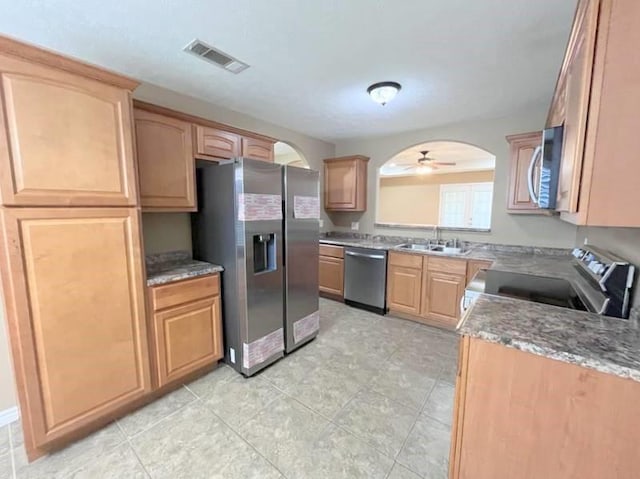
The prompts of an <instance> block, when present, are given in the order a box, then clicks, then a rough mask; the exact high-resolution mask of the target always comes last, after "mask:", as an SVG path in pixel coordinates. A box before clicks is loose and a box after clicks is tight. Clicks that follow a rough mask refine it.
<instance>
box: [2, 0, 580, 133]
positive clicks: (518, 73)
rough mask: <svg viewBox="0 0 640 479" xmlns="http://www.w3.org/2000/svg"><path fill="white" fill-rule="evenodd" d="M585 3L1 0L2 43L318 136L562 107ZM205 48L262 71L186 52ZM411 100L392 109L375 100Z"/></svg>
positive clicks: (502, 0) (546, 0)
mask: <svg viewBox="0 0 640 479" xmlns="http://www.w3.org/2000/svg"><path fill="white" fill-rule="evenodd" d="M575 3H576V2H575V0H561V1H558V0H536V1H532V0H508V1H507V0H481V1H480V0H446V1H443V0H403V1H400V2H399V1H392V0H349V1H344V0H315V1H310V0H307V1H299V0H269V1H266V0H263V1H249V0H242V1H238V0H182V1H174V2H171V1H166V0H164V1H153V0H146V1H145V0H126V1H109V2H104V1H102V0H100V1H99V0H82V1H78V0H57V1H55V2H53V1H46V0H20V1H16V0H0V12H2V13H1V14H0V32H1V33H4V34H7V35H10V36H14V37H17V38H19V39H23V40H26V41H29V42H32V43H35V44H39V45H42V46H46V47H49V48H51V49H53V50H56V51H59V52H62V53H66V54H69V55H72V56H75V57H78V58H81V59H83V60H86V61H89V62H92V63H96V64H98V65H102V66H105V67H108V68H111V69H113V70H116V71H119V72H122V73H125V74H127V75H130V76H133V77H135V78H138V79H140V80H143V81H146V82H150V83H154V84H157V85H160V86H162V87H165V88H169V89H172V90H175V91H178V92H181V93H184V94H188V95H191V96H194V97H198V98H202V99H204V100H206V101H209V102H211V103H215V104H219V105H222V106H225V107H227V108H231V109H233V110H237V111H240V112H243V113H246V114H249V115H252V116H254V117H257V118H260V119H263V120H267V121H270V122H273V123H276V124H279V125H282V126H285V127H289V128H291V129H294V130H297V131H301V132H304V133H307V134H310V135H313V136H316V137H319V138H324V139H329V140H336V139H340V138H348V137H358V136H370V135H379V134H389V133H394V132H399V131H405V130H412V129H417V128H427V127H432V126H436V125H442V124H446V123H451V122H454V121H459V120H464V119H473V118H490V117H496V116H499V115H503V114H507V113H509V112H511V111H513V110H516V109H521V108H526V107H527V106H529V105H532V104H539V103H541V102H549V101H550V98H551V93H552V89H553V86H554V83H555V79H556V76H557V73H558V70H559V66H560V62H561V59H562V55H563V51H564V48H565V45H566V41H567V37H568V33H569V28H570V24H571V19H572V15H573V11H574V8H575ZM196 37H197V38H199V39H201V40H203V41H205V42H207V43H209V44H211V45H213V46H215V47H217V48H219V49H221V50H223V51H224V52H226V53H228V54H229V55H232V56H234V57H236V58H238V59H239V60H241V61H244V62H246V63H248V64H249V65H251V68H249V69H248V70H246V71H244V72H243V73H241V74H239V75H234V74H232V73H229V72H227V71H225V70H223V69H220V68H218V67H216V66H214V65H211V64H208V63H206V62H203V61H201V60H199V59H197V58H195V57H193V56H190V55H188V54H186V53H184V52H183V51H182V48H183V47H184V46H185V45H186V44H187V43H189V42H190V41H191V40H192V39H193V38H196ZM384 80H393V81H398V82H400V83H401V84H402V86H403V88H402V91H401V92H400V94H399V95H398V96H397V97H396V99H395V100H394V101H393V102H391V103H389V104H388V105H387V106H385V107H382V106H380V105H377V104H375V103H373V102H372V101H371V100H370V99H369V98H368V96H367V94H366V92H365V90H366V88H367V86H368V85H369V84H371V83H374V82H378V81H384Z"/></svg>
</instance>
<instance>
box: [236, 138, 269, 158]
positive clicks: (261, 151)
mask: <svg viewBox="0 0 640 479" xmlns="http://www.w3.org/2000/svg"><path fill="white" fill-rule="evenodd" d="M242 156H243V157H245V158H251V159H253V160H262V161H269V162H271V163H273V143H271V142H270V141H266V140H258V139H256V138H242Z"/></svg>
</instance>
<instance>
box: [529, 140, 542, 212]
mask: <svg viewBox="0 0 640 479" xmlns="http://www.w3.org/2000/svg"><path fill="white" fill-rule="evenodd" d="M541 153H542V146H541V145H538V146H536V149H535V150H533V154H532V155H531V163H529V171H528V174H527V184H528V186H529V197H530V198H531V201H533V202H534V203H535V204H536V205H537V204H538V200H539V198H538V195H537V194H536V191H535V188H534V186H533V179H534V176H535V174H536V163H537V162H538V159H540V158H542V155H541Z"/></svg>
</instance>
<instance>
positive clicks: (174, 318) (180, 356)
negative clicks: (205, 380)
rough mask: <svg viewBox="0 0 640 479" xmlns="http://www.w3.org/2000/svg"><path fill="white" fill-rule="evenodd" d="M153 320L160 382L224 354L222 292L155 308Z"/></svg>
mask: <svg viewBox="0 0 640 479" xmlns="http://www.w3.org/2000/svg"><path fill="white" fill-rule="evenodd" d="M153 322H154V335H155V344H156V367H157V371H158V386H164V385H165V384H167V383H169V382H171V381H174V380H176V379H179V378H181V377H183V376H185V375H186V374H188V373H190V372H192V371H195V370H197V369H199V368H202V367H204V366H207V365H208V364H213V363H214V362H215V361H217V360H219V359H220V358H222V356H223V355H224V353H223V350H222V318H221V314H220V296H213V297H210V298H206V299H202V300H199V301H194V302H192V303H187V304H184V305H183V306H178V307H174V308H170V309H165V310H164V311H159V312H156V313H155V314H154V319H153Z"/></svg>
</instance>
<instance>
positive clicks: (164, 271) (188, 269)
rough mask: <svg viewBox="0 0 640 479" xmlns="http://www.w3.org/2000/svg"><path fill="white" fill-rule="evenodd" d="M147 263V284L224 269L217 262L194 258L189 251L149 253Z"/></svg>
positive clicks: (162, 282) (167, 281) (153, 284)
mask: <svg viewBox="0 0 640 479" xmlns="http://www.w3.org/2000/svg"><path fill="white" fill-rule="evenodd" d="M146 265H147V286H157V285H159V284H166V283H171V282H173V281H180V280H183V279H189V278H195V277H198V276H204V275H207V274H213V273H219V272H221V271H223V270H224V268H223V267H222V266H219V265H217V264H212V263H206V262H204V261H197V260H194V259H193V258H192V257H191V254H190V253H189V252H188V251H172V252H169V253H160V254H155V255H147V257H146Z"/></svg>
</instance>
